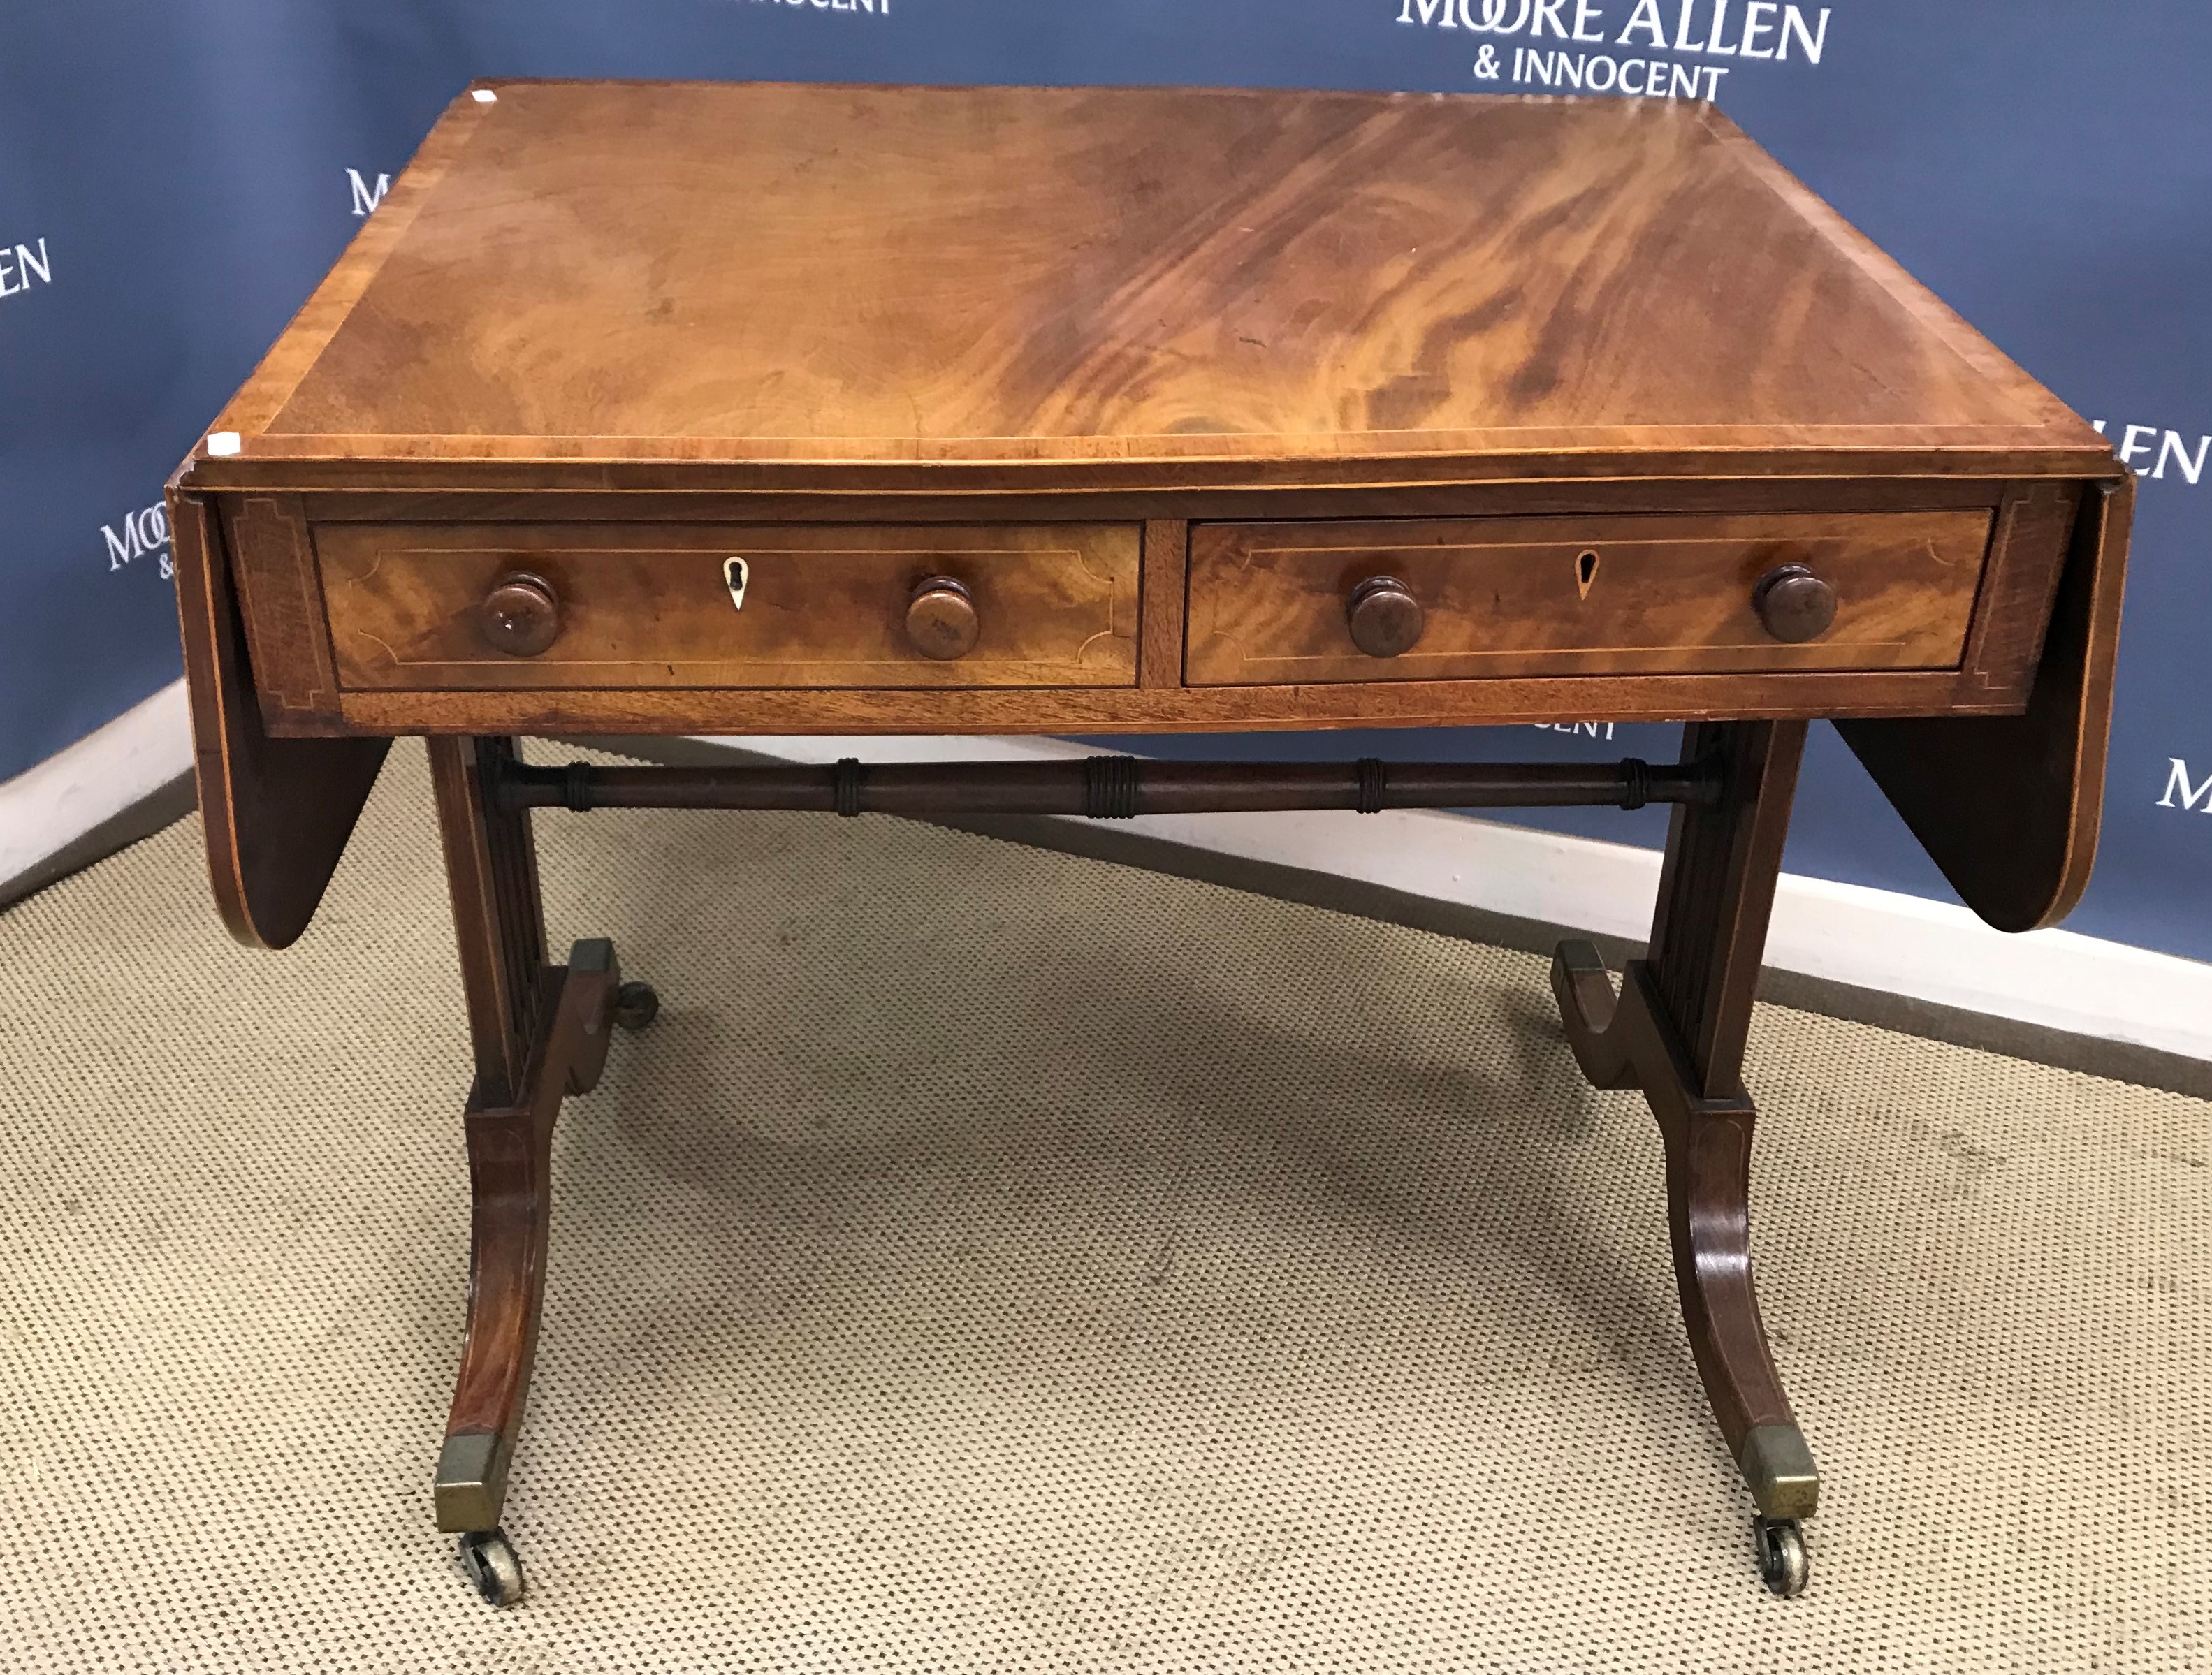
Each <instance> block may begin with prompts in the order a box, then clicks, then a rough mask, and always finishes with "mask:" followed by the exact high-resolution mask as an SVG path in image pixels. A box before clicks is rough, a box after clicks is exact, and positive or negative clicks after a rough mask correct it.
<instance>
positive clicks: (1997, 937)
mask: <svg viewBox="0 0 2212 1675" xmlns="http://www.w3.org/2000/svg"><path fill="white" fill-rule="evenodd" d="M702 742H703V743H714V744H722V745H727V746H730V747H732V748H735V749H738V750H744V751H747V752H750V753H753V754H757V755H760V756H775V757H780V758H781V759H783V760H785V761H788V762H835V761H836V760H837V758H839V757H840V756H858V757H860V759H861V760H863V761H871V762H956V761H961V760H967V761H971V762H972V761H979V760H995V761H1012V760H1019V759H1023V758H1030V759H1034V758H1038V757H1068V756H1091V755H1095V754H1096V752H1095V751H1094V750H1090V749H1088V748H1085V747H1082V746H1078V745H1073V744H1066V743H1061V742H1060V741H1058V740H1055V739H1036V738H957V737H855V738H842V737H816V738H780V737H745V738H719V739H708V740H705V741H702ZM1062 817H1063V818H1069V819H1073V818H1076V816H1062ZM1111 824H1113V825H1114V826H1115V827H1116V828H1120V829H1121V830H1124V831H1134V832H1139V833H1143V834H1146V835H1149V836H1152V837H1154V838H1158V839H1163V840H1165V841H1169V842H1173V843H1180V844H1184V845H1188V846H1189V847H1193V848H1197V849H1208V850H1212V851H1215V852H1217V853H1222V854H1227V855H1235V856H1240V857H1243V859H1248V860H1255V861H1264V862H1268V863H1272V864H1273V865H1279V866H1290V867H1297V868H1299V869H1301V870H1303V871H1309V872H1322V873H1333V874H1335V875H1337V876H1338V877H1346V878H1352V879H1356V880H1358V881H1360V882H1361V883H1370V884H1376V885H1380V886H1382V887H1383V888H1385V889H1392V890H1398V891H1402V892H1404V893H1405V894H1407V895H1419V896H1426V897H1428V898H1430V899H1431V900H1435V901H1448V902H1452V903H1455V904H1457V905H1459V906H1463V907H1478V908H1481V909H1483V910H1485V911H1486V912H1489V913H1506V914H1510V915H1511V916H1513V917H1514V918H1516V919H1534V920H1538V921H1541V922H1543V923H1547V924H1553V925H1573V926H1576V927H1577V928H1579V929H1582V930H1586V931H1590V932H1595V933H1597V934H1599V935H1601V936H1608V937H1620V938H1628V939H1631V940H1641V939H1642V938H1644V937H1645V936H1647V935H1649V934H1650V929H1651V908H1652V904H1653V901H1655V899H1656V896H1657V894H1658V888H1659V855H1658V853H1657V852H1656V850H1650V849H1643V848H1638V847H1634V846H1632V845H1629V844H1621V843H1600V842H1596V841H1592V840H1590V839H1588V838H1577V837H1566V836H1562V835H1560V834H1557V833H1553V832H1544V831H1536V830H1533V829H1531V828H1528V827H1522V826H1510V825H1507V824H1504V822H1492V821H1487V820H1476V819H1471V818H1469V817H1468V816H1464V815H1454V814H1443V813H1432V812H1429V811H1426V810H1388V811H1386V812H1384V813H1382V814H1374V815H1363V814H1354V813H1352V812H1350V811H1348V810H1347V811H1346V812H1343V813H1295V814H1195V815H1147V816H1140V817H1139V818H1138V819H1135V820H1117V821H1115V822H1111ZM1766 963H1767V964H1768V965H1769V966H1770V967H1773V968H1778V969H1780V970H1784V971H1790V972H1796V973H1800V974H1803V975H1805V976H1808V977H1815V978H1821V979H1825V980H1828V981H1830V982H1836V983H1844V984H1849V985H1850V986H1853V987H1856V988H1863V989H1873V990H1876V991H1880V992H1885V993H1890V994H1903V995H1909V996H1911V997H1913V998H1917V999H1920V1000H1926V1001H1931V1002H1933V1003H1935V1004H1937V1005H1942V1006H1951V1007H1956V1008H1959V1009H1960V1010H1966V1011H1972V1012H1981V1013H1985V1014H1989V1015H1991V1016H1994V1017H2002V1018H2010V1019H2013V1020H2015V1022H2018V1023H2027V1024H2033V1025H2037V1026H2039V1027H2041V1028H2044V1029H2061V1030H2065V1031H2067V1032H2069V1034H2073V1035H2091V1036H2095V1037H2098V1038H2100V1039H2102V1040H2106V1041H2124V1042H2128V1043H2130V1044H2131V1045H2134V1046H2138V1047H2152V1048H2154V1049H2156V1050H2158V1051H2160V1052H2163V1053H2179V1054H2181V1055H2183V1056H2184V1057H2186V1058H2191V1059H2212V965H2208V964H2204V963H2201V962H2197V961H2195V960H2184V959H2178V958H2176V957H2175V956H2172V955H2170V954H2158V953H2154V952H2152V951H2150V950H2147V949H2141V948H2131V947H2129V946H2128V945H2126V944H2123V943H2114V942H2106V941H2102V940H2100V939H2099V938H2095V937H2084V936H2078V935H2076V934H2075V933H2074V932H2070V931H2063V930H2054V931H2032V932H2028V933H2027V935H2025V936H2007V935H2005V934H2004V933H2003V932H1997V931H1992V930H1991V929H1990V927H1989V926H1988V925H1984V924H1983V923H1982V921H1981V920H1980V919H1977V918H1975V917H1974V915H1973V914H1972V913H1970V912H1968V911H1967V909H1966V908H1965V907H1960V906H1959V905H1957V904H1956V903H1953V902H1942V901H1923V900H1922V899H1920V898H1919V897H1918V896H1913V895H1900V894H1898V893H1896V892H1894V891H1891V890H1880V889H1867V888H1866V887H1864V886H1863V885H1859V884H1837V883H1829V882H1827V881H1826V879H1820V878H1805V877H1798V876H1797V875H1796V874H1794V873H1785V874H1784V875H1783V878H1782V883H1781V886H1780V888H1779V889H1778V891H1777V892H1776V895H1775V902H1774V920H1773V925H1772V928H1771V930H1770V932H1768V936H1767V943H1766Z"/></svg>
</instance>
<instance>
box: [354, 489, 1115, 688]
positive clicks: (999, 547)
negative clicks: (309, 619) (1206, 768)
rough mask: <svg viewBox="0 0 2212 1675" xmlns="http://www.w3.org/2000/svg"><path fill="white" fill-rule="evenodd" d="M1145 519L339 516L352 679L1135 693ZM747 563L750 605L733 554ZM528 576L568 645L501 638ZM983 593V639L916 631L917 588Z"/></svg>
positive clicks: (976, 600) (463, 684) (368, 684)
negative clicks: (503, 520) (548, 602)
mask: <svg viewBox="0 0 2212 1675" xmlns="http://www.w3.org/2000/svg"><path fill="white" fill-rule="evenodd" d="M1138 548H1139V526H1138V525H1134V524H1042V525H1008V526H974V525H967V526H952V525H911V526H893V525H677V524H661V525H586V524H527V525H524V524H505V525H501V524H460V525H453V524H448V525H411V524H323V525H318V526H317V528H316V530H315V551H316V560H317V563H318V564H319V567H320V570H321V575H322V584H323V594H324V598H325V603H326V606H327V609H328V610H329V613H330V624H331V646H332V649H333V652H334V654H335V658H336V663H337V680H338V684H339V686H340V687H341V688H342V689H354V690H362V689H386V690H389V689H440V688H463V689H466V688H485V687H492V688H501V689H513V688H539V687H542V688H583V687H1016V686H1075V687H1100V686H1131V685H1133V684H1134V683H1135V682H1136V675H1137V640H1136V626H1137V574H1138ZM732 558H741V559H742V560H743V561H744V572H743V576H744V589H743V601H742V604H740V603H738V600H737V598H734V597H733V595H732V589H731V587H730V586H729V581H728V573H727V572H726V563H727V561H729V560H730V559H732ZM514 572H524V573H526V574H530V575H532V576H535V577H537V578H539V579H540V580H542V581H543V582H544V585H545V586H546V587H547V588H548V589H550V592H551V594H552V596H553V598H554V599H555V600H556V620H557V628H556V629H555V630H554V631H553V638H552V640H551V643H550V645H548V646H545V647H544V650H542V651H538V652H534V653H532V654H529V655H521V654H517V653H514V652H509V651H505V650H501V649H495V646H494V645H493V644H492V643H491V642H490V641H489V640H488V638H487V635H486V632H485V630H484V628H483V625H482V622H481V621H480V616H481V612H482V610H483V602H484V599H485V597H486V595H487V594H488V593H489V592H490V591H491V589H492V588H493V587H494V586H496V585H498V584H499V583H500V581H501V579H502V578H504V577H506V576H508V575H509V574H512V573H514ZM933 576H949V577H951V578H952V579H953V580H956V581H957V582H958V583H960V584H961V586H963V587H964V588H965V589H966V590H967V592H968V595H969V599H970V601H971V602H972V605H973V609H974V612H975V619H976V634H975V644H974V646H973V648H972V649H970V650H969V651H968V652H965V653H964V654H963V655H960V656H958V657H955V658H950V659H948V660H939V659H938V658H933V657H929V656H926V655H924V654H923V653H922V652H921V651H920V650H918V649H916V647H915V645H914V644H913V643H912V641H911V640H910V639H909V634H908V620H907V613H908V604H909V601H910V599H911V598H912V596H913V593H914V590H915V586H916V585H917V584H918V583H920V582H921V581H923V580H926V579H927V578H930V577H933Z"/></svg>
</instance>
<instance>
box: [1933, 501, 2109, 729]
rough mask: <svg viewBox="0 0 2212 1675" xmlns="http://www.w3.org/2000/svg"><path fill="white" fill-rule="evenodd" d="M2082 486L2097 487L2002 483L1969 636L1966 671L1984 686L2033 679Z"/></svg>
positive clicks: (1996, 688) (2018, 689)
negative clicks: (2005, 485) (2000, 502)
mask: <svg viewBox="0 0 2212 1675" xmlns="http://www.w3.org/2000/svg"><path fill="white" fill-rule="evenodd" d="M2106 480H2107V481H2110V479H2109V478H2107V479H2106ZM2085 492H2087V493H2089V494H2092V495H2093V494H2094V493H2095V492H2096V490H2095V489H2094V488H2093V487H2092V488H2090V489H2087V490H2086V491H2085V489H2084V488H2083V485H2081V484H2080V483H2077V482H2020V483H2015V484H2013V485H2012V486H2011V487H2010V488H2008V489H2007V490H2006V492H2005V497H2004V501H2003V503H2002V505H2001V506H2000V507H1998V510H1997V519H1996V535H1995V537H1994V538H1993V539H1992V540H1991V542H1990V561H1989V566H1988V568H1987V569H1986V570H1985V571H1984V574H1983V577H1982V596H1981V599H1980V602H1979V608H1978V610H1976V611H1975V613H1974V626H1973V630H1972V634H1970V635H1969V636H1968V639H1967V641H1966V670H1967V671H1968V673H1969V674H1970V675H1971V676H1972V678H1973V683H1974V684H1975V685H1976V686H1977V687H1978V688H1979V689H1981V690H1983V691H1984V692H1990V693H1999V692H2002V693H2004V694H2006V695H2010V696H2013V697H2015V698H2017V697H2018V696H2020V695H2023V694H2025V693H2026V692H2027V689H2028V687H2029V686H2030V685H2031V683H2033V681H2034V679H2035V668H2036V663H2037V659H2038V658H2039V657H2040V655H2041V653H2042V651H2043V634H2044V629H2045V627H2046V626H2047V625H2048V623H2049V622H2050V621H2051V599H2052V597H2053V596H2054V595H2055V594H2056V593H2057V591H2058V577H2059V573H2060V572H2061V571H2062V570H2063V568H2064V567H2065V564H2066V554H2067V547H2068V542H2069V537H2071V535H2072V532H2073V529H2074V524H2075V518H2076V516H2077V514H2078V513H2079V511H2080V509H2081V500H2082V495H2083V494H2084V493H2085Z"/></svg>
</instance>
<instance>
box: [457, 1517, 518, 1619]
mask: <svg viewBox="0 0 2212 1675" xmlns="http://www.w3.org/2000/svg"><path fill="white" fill-rule="evenodd" d="M461 1569H463V1570H464V1571H465V1572H466V1573H467V1574H468V1579H469V1585H470V1586H471V1587H473V1588H475V1589H476V1591H477V1593H479V1594H481V1595H482V1596H483V1601H484V1603H485V1604H486V1605H496V1606H498V1607H499V1608H500V1609H501V1610H502V1611H504V1610H505V1609H506V1608H507V1606H509V1605H513V1604H514V1603H515V1602H516V1601H518V1600H519V1599H521V1598H522V1560H521V1559H520V1557H517V1555H516V1553H515V1551H514V1544H513V1542H511V1541H509V1540H508V1539H507V1532H506V1531H505V1530H471V1531H470V1532H468V1533H467V1534H466V1535H465V1536H463V1537H462V1538H461Z"/></svg>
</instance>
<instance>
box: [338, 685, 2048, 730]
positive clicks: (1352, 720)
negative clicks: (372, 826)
mask: <svg viewBox="0 0 2212 1675" xmlns="http://www.w3.org/2000/svg"><path fill="white" fill-rule="evenodd" d="M338 707H339V713H340V714H341V716H342V717H343V722H344V725H346V726H347V727H349V728H352V729H356V730H358V731H362V732H363V733H387V732H399V733H441V732H446V733H465V732H507V733H524V734H534V735H539V736H544V735H550V734H589V733H624V732H630V733H714V732H724V733H748V732H750V733H789V734H794V735H796V734H804V733H867V732H883V733H963V732H967V733H1113V732H1162V733H1166V732H1212V731H1237V732H1256V731H1271V730H1278V729H1295V728H1328V727H1406V726H1452V725H1498V726H1502V725H1510V724H1514V723H1519V722H1524V721H1525V722H1541V721H1575V720H1589V719H1609V720H1614V721H1682V720H1700V719H1724V718H1728V717H1745V716H1765V717H1769V718H1772V719H1783V718H1788V717H1799V718H1806V719H1811V718H1814V717H1819V716H1851V715H1870V716H1883V715H1897V716H1905V715H1930V714H1975V713H1979V714H1984V715H2002V714H2005V713H2009V712H2010V711H2013V710H2015V709H2017V708H2018V707H2019V701H2018V700H2016V699H2015V700H2013V701H2009V702H2008V701H1996V700H1991V699H1990V698H1988V697H1987V696H1986V695H1983V694H1982V693H1980V692H1978V690H1976V689H1974V688H1973V687H1972V684H1971V683H1970V682H1969V679H1968V677H1966V676H1965V675H1964V674H1962V673H1960V672H1959V671H1915V670H1890V671H1873V672H1858V671H1838V672H1813V673H1803V674H1796V673H1786V672H1785V673H1779V674H1773V673H1751V674H1714V675H1638V676H1625V675H1593V676H1582V677H1541V678H1521V677H1516V678H1513V679H1498V680H1487V681H1344V682H1336V683H1322V684H1316V685H1310V686H1250V687H1185V688H1183V689H1181V690H1179V691H1175V690H1147V689H1142V688H1139V689H1119V690H1116V689H1091V690H1088V691H1085V690H1082V689H1074V688H1066V687H1060V688H1038V689H1011V690H1001V691H987V690H958V689H945V690H939V691H920V690H899V689H879V690H875V691H857V690H854V691H841V690H832V689H816V690H810V691H776V690H773V689H765V688H763V689H750V690H744V689H714V688H703V687H702V688H692V689H678V690H668V691H651V690H645V689H611V690H599V691H593V690H588V689H581V688H571V689H567V690H563V691H553V690H545V691H521V692H495V691H474V692H471V691H463V690H459V689H447V690H443V691H424V692H398V691H387V692H368V691H362V692H350V691H349V692H344V693H342V694H341V695H340V697H339V701H338ZM314 728H315V730H316V731H327V730H326V729H325V728H323V726H322V724H320V723H317V724H314Z"/></svg>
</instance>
